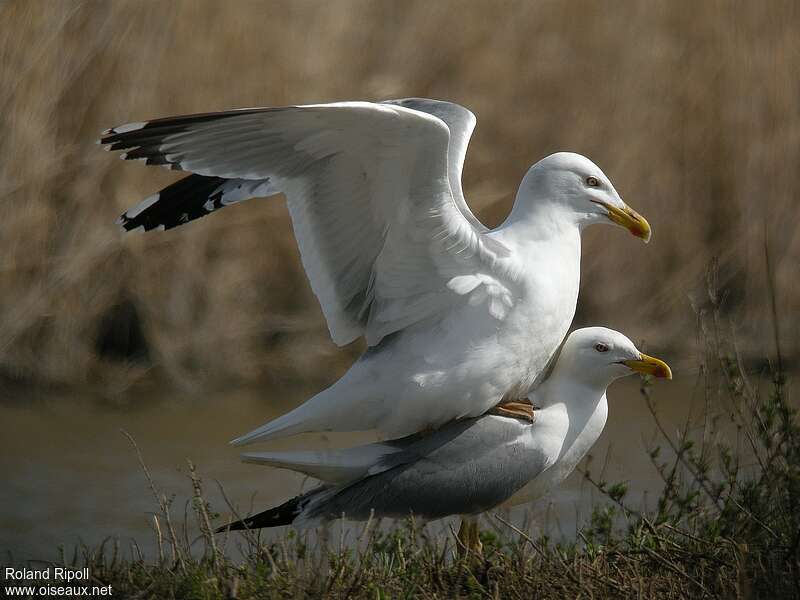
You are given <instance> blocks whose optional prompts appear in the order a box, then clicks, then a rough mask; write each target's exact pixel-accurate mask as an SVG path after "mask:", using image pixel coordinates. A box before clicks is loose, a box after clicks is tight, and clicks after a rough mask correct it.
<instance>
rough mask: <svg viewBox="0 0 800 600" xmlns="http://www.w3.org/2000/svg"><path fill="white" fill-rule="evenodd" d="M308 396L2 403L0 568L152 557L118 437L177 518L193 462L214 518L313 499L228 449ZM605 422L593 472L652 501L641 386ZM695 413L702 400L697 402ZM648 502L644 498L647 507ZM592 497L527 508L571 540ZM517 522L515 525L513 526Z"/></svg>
mask: <svg viewBox="0 0 800 600" xmlns="http://www.w3.org/2000/svg"><path fill="white" fill-rule="evenodd" d="M692 383H693V382H692V381H691V380H688V381H681V380H680V378H679V379H677V380H676V381H672V382H661V381H659V382H657V383H656V385H655V387H654V389H653V398H654V400H655V402H656V404H657V406H658V410H659V414H660V416H661V417H662V418H663V420H664V422H665V423H666V424H667V426H668V427H670V428H671V429H672V430H673V431H674V429H675V427H676V426H677V425H679V424H681V423H682V422H683V419H684V418H685V417H686V414H687V413H688V411H689V408H690V405H691V404H692V398H691V396H692ZM312 391H313V390H309V389H302V388H299V387H298V388H296V389H291V390H287V389H286V388H285V387H281V388H280V390H276V391H275V392H274V393H275V394H276V395H277V394H279V395H280V398H281V399H282V402H281V403H277V402H276V401H275V399H274V398H270V397H269V396H268V394H266V393H265V392H264V391H263V390H262V391H252V390H251V391H239V392H235V393H231V392H226V393H215V394H208V395H205V396H204V397H201V398H198V397H197V396H196V395H194V396H191V397H189V396H185V397H182V396H175V395H174V394H171V395H170V397H169V398H166V397H165V398H159V397H151V398H141V399H140V400H138V401H137V402H136V403H135V404H128V405H125V406H110V405H109V404H108V403H107V402H98V401H95V400H92V399H91V398H85V397H76V396H74V395H72V396H66V397H65V396H63V395H57V394H47V393H43V392H38V393H36V394H30V393H28V394H26V395H17V396H16V397H14V396H13V395H12V397H10V398H9V397H6V398H5V399H4V400H3V402H2V404H0V423H2V430H3V434H2V440H0V476H1V477H2V483H0V562H5V560H7V559H8V556H9V553H11V554H12V555H13V557H14V559H17V560H26V559H30V558H34V559H53V558H54V557H55V556H56V554H57V547H58V546H59V545H60V544H63V545H64V546H65V547H66V548H71V547H72V546H74V545H75V544H76V543H78V542H83V543H86V544H88V545H90V546H91V545H96V544H99V543H100V542H101V541H102V540H103V539H104V538H106V537H107V536H115V537H118V538H119V539H120V542H121V545H122V547H123V548H128V547H129V543H130V540H131V539H135V540H136V541H137V543H138V544H139V546H141V547H142V549H143V550H144V551H145V553H146V554H149V555H150V556H152V555H153V554H152V553H153V552H154V541H153V540H154V536H153V533H152V529H151V523H152V519H151V516H150V515H151V514H152V512H154V510H155V509H156V504H155V502H154V500H153V497H152V495H151V493H150V491H149V489H148V484H147V481H146V479H145V477H144V475H143V474H142V471H141V469H140V467H139V464H138V460H137V457H136V453H135V451H134V450H133V448H132V446H131V444H130V442H129V441H128V439H127V438H126V437H125V436H124V435H123V434H122V433H121V432H120V430H121V429H124V430H126V431H128V432H129V433H130V434H131V435H132V436H133V437H134V438H135V439H136V441H137V443H138V445H139V447H140V449H141V452H142V455H143V458H144V460H145V462H146V464H147V466H148V467H149V469H150V471H151V474H152V476H153V479H154V481H155V483H156V485H157V486H158V487H159V488H160V489H161V490H162V491H163V492H165V493H167V494H168V495H170V494H175V501H174V504H173V506H174V509H173V510H174V516H175V518H176V519H180V518H182V517H183V511H184V506H185V504H186V500H187V498H188V497H189V495H190V490H191V486H190V483H189V479H188V469H187V467H186V459H187V458H188V459H191V460H192V461H193V462H194V463H195V465H196V467H197V470H198V472H199V474H200V475H201V477H202V479H203V481H204V484H205V487H206V496H207V498H208V500H209V502H210V503H211V505H212V507H214V508H215V509H216V510H219V511H220V512H222V513H223V514H225V515H227V510H226V509H225V503H224V501H223V500H222V496H221V494H220V492H219V489H218V487H217V485H216V483H215V480H216V481H219V482H220V483H221V484H222V485H223V487H224V489H225V492H226V494H227V496H228V497H229V499H230V500H231V501H232V502H233V503H234V504H236V505H238V506H239V507H240V508H241V510H243V511H245V512H246V511H247V510H248V509H249V508H250V507H251V506H252V507H253V508H255V509H257V510H261V509H264V508H266V507H269V506H271V505H273V504H275V503H279V502H282V501H284V500H286V499H287V498H288V497H290V496H292V495H294V494H296V493H298V492H299V491H300V490H301V489H306V488H307V487H308V486H309V485H310V482H309V481H308V480H307V479H306V478H304V477H302V476H299V475H296V474H293V473H290V472H287V471H281V470H275V469H267V468H264V467H259V466H256V465H246V464H242V463H240V462H239V460H238V458H237V456H238V450H237V449H235V448H231V447H229V446H228V445H227V441H228V440H230V439H232V438H233V437H235V436H237V435H240V434H241V433H243V432H246V431H249V430H250V429H252V428H253V427H254V426H256V425H259V424H261V423H263V422H264V421H266V420H268V419H269V418H271V417H273V416H275V415H277V414H279V413H281V412H283V411H285V410H286V409H288V408H290V407H291V406H292V405H294V404H297V403H299V402H301V401H302V400H303V399H304V398H305V397H307V396H308V395H310V393H311V392H312ZM609 398H610V416H609V423H608V426H607V427H606V430H605V432H604V434H603V437H602V439H601V441H600V442H599V443H598V444H597V445H596V446H595V449H594V452H593V454H594V459H593V461H592V468H593V470H594V471H595V472H599V470H600V469H601V467H602V466H603V464H605V465H606V466H605V475H604V478H605V479H606V480H607V481H619V480H624V481H628V482H630V487H631V490H632V494H633V495H634V496H633V497H634V498H636V500H635V502H641V501H642V500H643V499H644V500H646V498H647V497H648V494H644V492H646V491H647V490H649V491H650V494H649V496H650V497H651V498H652V496H653V492H655V491H657V490H658V489H659V480H658V476H657V474H656V472H655V470H654V469H653V467H652V466H651V465H650V463H649V459H648V457H647V454H646V452H645V451H644V447H645V442H646V441H647V440H652V439H654V435H655V425H654V422H653V419H652V417H651V416H650V414H649V412H648V411H647V408H646V406H645V403H644V401H643V399H642V397H641V395H640V394H639V384H638V382H637V381H636V380H635V379H634V378H628V379H626V380H623V381H620V382H617V383H615V384H614V385H613V386H612V388H611V390H610V392H609ZM697 402H699V400H698V401H697ZM371 439H372V438H371V436H370V435H364V434H360V435H342V436H338V437H337V436H325V437H323V436H302V437H298V438H295V439H292V440H289V441H282V442H279V443H272V444H270V445H266V444H264V445H262V446H261V447H262V448H265V449H266V448H270V449H288V448H302V447H331V446H336V445H345V444H351V443H356V442H357V443H361V442H365V441H370V440H371ZM643 494H644V496H643ZM596 498H597V494H596V493H595V492H594V491H593V490H592V489H591V486H590V485H589V484H588V483H587V482H585V481H584V480H583V478H582V477H580V476H579V475H578V474H576V473H574V474H573V475H572V477H570V479H569V480H568V481H567V482H565V483H564V484H563V485H562V486H561V487H560V489H558V490H557V491H556V492H555V493H554V494H552V495H551V496H550V497H549V498H545V499H542V500H540V501H539V502H537V503H536V504H535V505H534V506H533V507H532V508H530V509H529V510H530V514H532V515H533V516H534V517H535V523H536V524H537V526H542V527H547V528H548V529H549V530H550V531H551V533H553V534H554V535H564V536H567V537H569V536H574V535H575V531H576V526H577V524H580V523H582V522H584V521H585V519H586V517H587V516H588V514H589V512H590V507H591V504H592V501H593V499H596ZM512 516H513V517H514V518H515V519H521V518H522V517H521V515H520V514H514V515H512Z"/></svg>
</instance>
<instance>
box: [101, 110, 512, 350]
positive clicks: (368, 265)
mask: <svg viewBox="0 0 800 600" xmlns="http://www.w3.org/2000/svg"><path fill="white" fill-rule="evenodd" d="M401 102H404V101H401ZM448 106H449V107H450V108H447V109H446V110H445V111H444V112H443V113H442V116H443V117H445V118H447V119H449V120H451V122H452V123H454V129H455V128H456V125H455V123H461V125H460V126H459V127H460V129H458V131H459V133H458V139H457V140H456V139H455V138H451V133H450V129H449V128H448V125H447V124H446V122H445V121H443V120H442V119H440V118H439V117H437V116H435V115H434V114H430V113H426V112H421V111H419V110H413V109H410V108H406V107H405V106H402V105H401V104H377V103H369V102H344V103H334V104H321V105H308V106H292V107H285V108H252V109H241V110H234V111H226V112H221V113H209V114H201V115H189V116H184V117H173V118H166V119H158V120H154V121H149V122H144V123H132V124H129V125H123V126H121V127H117V128H114V129H110V130H108V131H107V132H106V133H105V134H104V136H103V138H102V139H101V143H102V144H105V145H107V146H108V148H109V149H111V150H124V151H125V154H124V155H123V158H125V159H129V160H130V159H139V160H144V161H145V162H146V163H147V164H159V165H164V166H168V167H171V168H173V169H178V170H183V171H189V172H192V173H194V174H195V175H192V176H190V178H191V177H195V178H197V177H206V178H216V179H215V180H214V181H212V182H211V184H210V185H208V186H205V187H208V189H209V190H211V188H213V190H214V193H215V194H216V197H217V200H220V198H221V200H220V201H221V202H222V203H224V202H225V199H226V197H227V198H229V199H230V201H237V200H238V198H239V196H238V195H237V194H240V193H241V192H239V191H237V190H242V189H245V190H247V189H253V190H257V189H260V190H264V193H265V195H266V193H267V192H268V193H274V192H277V191H280V192H283V193H284V194H285V196H286V197H287V200H288V207H289V212H290V215H291V218H292V223H293V226H294V232H295V237H296V238H297V242H298V245H299V247H300V254H301V258H302V261H303V266H304V267H305V270H306V273H307V274H308V277H309V280H310V282H311V287H312V289H313V290H314V293H315V294H316V295H317V298H318V299H319V301H320V304H321V305H322V311H323V313H324V315H325V318H326V320H327V323H328V328H329V330H330V333H331V337H332V338H333V340H334V342H336V343H337V344H340V345H344V344H347V343H349V342H351V341H352V340H354V339H356V338H358V337H359V336H361V335H364V336H365V337H366V339H367V343H368V344H369V345H375V344H377V343H378V342H380V340H381V339H382V338H383V337H384V336H386V335H388V334H390V333H392V332H395V331H398V330H400V329H403V328H405V327H407V326H409V325H412V324H414V323H418V322H420V321H423V320H425V319H428V318H430V317H432V316H434V315H436V314H437V313H438V312H440V311H442V310H444V309H446V308H447V307H449V306H452V305H453V303H454V302H456V301H457V300H458V298H459V297H462V299H466V298H467V297H469V298H470V299H471V300H472V301H473V302H478V301H482V302H485V304H486V306H487V310H488V311H489V312H490V313H491V314H492V315H493V316H494V317H495V318H498V319H501V318H503V317H504V316H505V314H506V312H507V310H508V307H510V306H511V305H512V295H511V294H510V292H509V290H508V288H507V287H506V285H507V282H504V277H506V276H505V275H503V274H502V269H501V268H500V266H499V265H498V262H499V259H501V258H504V257H506V256H508V254H509V252H508V250H507V249H506V248H505V247H504V246H502V245H501V244H499V243H498V242H497V241H495V240H493V239H490V238H488V237H487V236H485V235H484V231H485V228H483V226H480V224H479V223H477V220H476V219H475V218H474V216H472V213H470V212H469V209H468V208H466V203H464V201H463V195H460V164H461V163H463V154H464V152H465V151H466V144H467V141H468V138H469V132H470V131H471V127H472V126H471V125H470V124H469V122H470V119H469V118H466V119H464V118H461V119H460V120H459V119H456V120H453V116H452V115H454V114H456V113H457V112H458V111H457V110H456V111H455V112H453V109H452V107H453V106H455V105H448ZM458 108H460V107H458ZM463 110H466V109H463ZM440 112H441V111H440ZM467 112H468V111H467ZM470 114H471V113H470ZM451 139H452V141H451ZM451 143H452V147H451V151H452V153H453V155H454V156H455V155H457V156H459V157H460V158H459V160H458V166H456V167H454V166H453V161H452V160H451V161H450V162H448V147H449V146H450V145H451ZM456 171H457V173H458V177H457V180H458V181H459V184H458V190H459V197H458V199H457V198H456V197H455V196H454V194H453V190H452V188H451V182H452V181H454V179H453V175H454V173H455V172H456ZM192 186H193V187H195V188H197V187H203V186H200V185H199V184H194V183H193V184H192ZM165 191H166V190H165ZM162 194H163V192H162ZM172 196H175V194H174V193H172ZM154 198H155V199H153V198H151V199H148V200H147V201H145V203H143V204H142V205H140V206H139V207H137V208H136V209H134V211H129V212H128V213H126V215H123V221H125V220H126V219H127V221H125V222H126V223H128V222H130V221H133V220H135V219H143V218H144V217H146V216H147V215H148V214H153V213H156V212H157V210H158V209H159V203H160V202H161V201H160V200H159V198H158V195H157V196H156V197H154ZM218 204H219V202H217V204H214V203H213V202H212V203H210V204H208V206H207V207H206V210H209V211H210V210H213V209H214V208H215V207H216V206H217V205H218ZM462 205H463V206H462ZM465 211H466V212H465ZM187 219H188V215H187ZM152 223H153V222H151V226H152ZM126 227H127V225H126Z"/></svg>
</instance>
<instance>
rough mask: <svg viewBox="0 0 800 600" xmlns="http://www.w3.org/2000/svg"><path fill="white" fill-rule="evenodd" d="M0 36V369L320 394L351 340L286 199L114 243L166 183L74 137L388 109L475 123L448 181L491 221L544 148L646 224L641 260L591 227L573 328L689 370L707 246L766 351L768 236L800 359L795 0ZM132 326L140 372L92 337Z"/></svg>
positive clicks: (11, 19) (450, 6) (263, 15)
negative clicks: (370, 103)
mask: <svg viewBox="0 0 800 600" xmlns="http://www.w3.org/2000/svg"><path fill="white" fill-rule="evenodd" d="M0 24H1V25H0V69H2V70H0V107H2V110H0V122H1V123H2V126H1V127H0V131H2V135H0V173H2V177H0V198H2V200H0V239H2V253H0V290H2V294H0V372H1V373H2V378H3V380H5V381H14V382H20V381H21V382H36V383H47V384H78V385H84V384H87V383H88V384H92V385H99V386H100V387H101V388H102V389H104V390H107V391H108V392H109V393H113V394H116V393H118V392H120V391H121V390H124V389H126V387H127V386H128V385H129V384H131V383H135V382H138V381H155V380H159V381H161V380H163V378H166V379H167V380H168V381H170V382H172V383H174V384H177V385H180V386H184V387H187V388H190V389H192V388H195V387H196V386H198V385H210V384H214V385H230V384H232V383H244V384H248V383H258V382H261V383H263V382H277V383H280V382H284V381H287V380H291V379H298V378H301V379H305V380H307V381H311V382H317V383H324V382H326V381H331V380H332V379H333V378H335V377H336V376H337V375H338V374H339V373H341V371H342V369H344V368H345V367H346V366H347V365H348V364H349V362H350V361H351V360H352V357H353V356H355V355H357V353H358V352H359V351H360V347H359V346H358V344H355V345H354V346H353V347H351V348H350V349H349V350H345V351H339V350H337V349H336V348H335V346H333V345H332V344H331V343H330V341H329V339H328V337H327V332H326V330H325V325H324V321H323V320H322V317H321V314H320V311H319V309H318V306H317V304H316V301H315V299H314V297H313V295H312V294H311V292H310V290H309V287H308V285H307V283H306V280H305V277H304V274H303V271H302V268H301V266H300V263H299V260H298V254H297V249H296V246H295V243H294V240H293V237H292V233H291V227H290V223H289V220H288V217H287V213H286V209H285V206H284V203H283V201H282V200H280V199H278V200H273V201H258V202H253V203H248V204H244V205H241V206H238V207H234V208H229V209H226V210H224V211H222V212H220V213H218V214H214V215H212V216H211V217H209V218H207V219H203V220H201V221H198V222H195V223H192V224H191V225H189V226H186V227H182V228H179V229H176V230H173V231H170V232H166V233H151V234H147V235H128V236H123V235H121V234H120V233H119V231H118V229H117V227H116V226H115V225H114V220H115V219H116V217H117V215H118V214H119V213H120V212H122V211H123V210H124V209H125V208H127V207H129V206H131V205H132V204H135V203H136V202H138V201H139V200H140V199H141V198H143V197H145V196H147V195H149V194H151V193H153V192H154V191H156V190H157V189H159V188H160V187H161V186H163V185H166V184H167V183H169V182H171V181H172V180H174V179H175V178H176V177H177V174H175V173H170V172H167V171H164V170H161V169H154V168H145V167H144V166H142V165H140V164H131V163H127V164H123V163H122V162H120V161H118V160H116V159H115V157H114V156H111V155H109V154H106V153H104V152H102V151H101V150H100V148H98V147H97V146H95V145H94V140H95V139H96V138H97V137H98V134H99V132H100V131H101V130H102V129H104V128H106V127H110V126H113V125H117V124H121V123H125V122H129V121H137V120H142V119H148V118H152V117H159V116H167V115H173V114H180V113H188V112H202V111H211V110H220V109H226V108H234V107H242V106H251V105H283V104H294V103H308V102H325V101H333V100H340V99H383V98H389V97H404V96H427V97H433V98H441V99H449V100H453V101H456V102H459V103H462V104H464V105H466V106H468V107H469V108H471V109H472V110H473V111H474V112H475V113H476V115H477V117H478V127H477V130H476V133H475V136H474V138H473V142H472V146H471V150H470V153H469V156H468V158H467V164H466V168H465V176H464V177H465V189H466V194H467V197H468V199H469V201H470V203H471V205H472V206H473V207H474V208H475V209H476V211H477V212H478V214H479V215H480V217H481V218H483V219H484V221H485V222H486V223H487V224H490V225H494V224H497V223H498V222H499V221H500V220H501V219H502V218H503V217H504V216H505V214H506V213H507V211H508V210H509V207H510V205H511V202H512V200H513V196H514V193H515V191H516V187H517V185H518V183H519V181H520V179H521V177H522V175H523V174H524V172H525V170H526V169H527V167H528V165H529V164H531V163H532V162H535V161H536V160H538V159H540V158H542V157H543V156H545V155H546V154H548V153H550V152H553V151H556V150H564V149H568V150H574V151H577V152H581V153H583V154H586V155H588V156H589V157H591V158H592V159H593V160H595V162H597V163H598V164H599V165H600V166H601V167H602V168H603V169H604V171H605V172H606V173H607V174H608V175H609V176H610V177H611V179H612V181H613V182H614V183H615V185H616V187H617V189H618V190H619V191H620V193H621V194H622V195H623V197H624V198H625V199H626V200H627V201H628V202H629V204H631V205H632V206H633V207H634V208H636V209H637V210H639V211H640V212H642V213H643V214H645V215H646V216H647V217H648V219H649V220H650V222H651V224H652V226H653V229H654V235H653V241H652V243H651V244H650V245H649V246H644V245H642V244H640V243H639V242H638V240H635V239H633V238H631V237H630V236H628V235H627V234H626V233H625V232H624V231H622V230H612V229H608V228H596V229H595V230H591V231H589V232H588V233H587V234H586V236H585V258H584V268H583V273H584V278H583V289H582V294H581V299H580V304H579V310H578V317H577V324H587V323H596V324H606V325H610V326H613V327H616V328H620V329H622V330H623V331H625V332H626V333H628V334H629V335H630V336H631V337H632V338H633V339H634V340H636V341H641V340H646V343H647V347H648V348H650V349H651V350H653V352H654V353H655V352H656V351H658V353H659V354H662V355H665V356H667V358H670V359H671V362H675V363H676V365H677V366H678V367H679V368H680V367H683V368H687V369H688V368H691V365H692V364H693V360H692V353H693V352H694V350H693V349H690V348H689V346H692V347H693V344H687V341H691V340H692V339H693V337H694V335H695V329H696V326H695V317H694V314H693V311H692V307H691V299H694V300H695V302H696V303H697V304H702V303H703V293H702V288H703V277H704V276H703V273H704V271H705V269H706V266H707V264H708V262H709V260H710V259H711V258H712V257H718V258H719V260H720V265H721V270H720V277H721V280H722V282H723V283H725V284H726V285H727V286H728V288H729V294H728V297H727V307H728V309H729V312H728V314H729V315H730V316H731V317H732V318H734V319H735V321H736V323H737V328H738V331H739V334H740V337H741V341H742V346H743V348H744V349H745V351H746V353H747V354H748V355H749V356H751V357H755V358H760V357H764V356H766V355H767V354H766V353H768V352H770V353H771V352H772V339H771V337H770V336H768V335H765V333H766V332H767V331H768V329H767V326H768V320H767V318H766V317H767V316H768V313H767V312H766V311H764V310H763V307H764V302H765V289H766V288H767V286H766V281H767V280H766V277H765V269H764V245H765V233H766V239H768V245H769V248H770V252H771V254H772V258H773V262H774V270H775V277H776V279H777V282H778V286H777V287H778V298H777V300H778V302H777V306H778V309H779V312H780V314H781V315H782V316H783V317H784V319H783V329H782V331H781V336H782V338H781V339H782V343H783V346H784V350H785V351H786V353H787V355H794V354H795V353H796V351H797V349H798V342H797V340H798V337H799V336H798V327H799V325H798V323H799V322H798V320H797V318H796V315H797V314H798V309H799V308H800V293H798V289H797V288H796V286H795V285H794V280H795V277H796V273H797V264H798V258H799V257H800V256H799V255H800V233H798V228H797V225H798V200H797V195H798V189H799V188H800V173H798V164H800V161H799V160H798V159H800V78H798V73H800V42H798V33H797V32H798V31H800V5H798V4H797V3H796V2H779V1H774V2H769V3H766V4H763V3H758V2H742V3H738V2H696V1H693V2H608V3H602V2H478V1H471V2H445V1H436V2H431V1H427V2H389V1H384V2H359V1H335V2H333V1H324V2H317V1H296V2H245V1H231V2H201V1H197V0H189V1H185V2H178V1H169V2H146V1H130V2H128V1H119V2H67V1H63V2H59V1H51V2H39V1H33V0H30V1H27V0H18V1H16V2H15V1H11V2H7V3H4V4H2V5H1V6H0ZM115 307H116V308H115ZM120 307H122V308H120ZM137 326H138V327H139V329H140V330H141V335H142V339H141V340H139V341H138V342H137V341H136V340H133V342H132V345H130V346H129V347H127V351H129V354H130V353H133V354H136V352H138V353H139V355H140V359H141V357H142V356H144V357H145V358H144V359H141V360H138V361H136V360H130V358H132V356H127V357H126V356H124V354H125V352H126V347H125V345H124V344H123V347H122V356H120V355H119V354H120V352H119V350H120V348H119V347H118V346H119V343H117V345H116V346H114V344H113V343H111V346H114V348H116V351H115V350H114V348H112V349H111V350H109V343H108V342H107V341H106V342H104V341H103V340H104V339H105V340H107V339H108V332H109V331H112V332H116V333H115V334H114V336H116V337H114V336H111V339H112V340H117V342H118V341H119V336H120V335H123V338H124V335H125V333H126V332H127V333H130V331H132V330H131V329H130V328H131V327H134V328H135V327H137ZM120 332H122V333H120ZM134 337H135V336H134Z"/></svg>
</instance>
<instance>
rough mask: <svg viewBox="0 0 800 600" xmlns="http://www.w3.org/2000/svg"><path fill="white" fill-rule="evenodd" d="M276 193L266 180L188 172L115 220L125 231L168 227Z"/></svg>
mask: <svg viewBox="0 0 800 600" xmlns="http://www.w3.org/2000/svg"><path fill="white" fill-rule="evenodd" d="M276 193H278V190H276V189H275V188H274V187H273V186H272V185H271V183H270V180H269V179H263V180H251V179H225V178H223V177H207V176H205V175H189V176H188V177H184V178H183V179H180V180H178V181H176V182H175V183H173V184H172V185H169V186H167V187H165V188H164V189H163V190H161V191H160V192H158V193H157V194H153V195H152V196H150V197H148V198H145V199H144V200H143V201H142V202H140V203H139V204H138V205H136V206H134V207H133V208H131V209H129V210H128V211H126V212H125V213H124V214H123V215H122V216H121V217H120V218H119V220H118V221H117V223H118V224H120V225H122V227H123V228H124V229H125V230H126V231H132V230H134V229H138V228H140V227H141V228H143V229H144V230H145V231H150V230H151V229H172V228H173V227H177V226H178V225H183V224H184V223H188V222H189V221H193V220H194V219H199V218H201V217H204V216H206V215H207V214H209V213H212V212H214V211H215V210H218V209H220V208H223V207H225V206H228V205H230V204H235V203H237V202H241V201H243V200H248V199H249V198H254V197H264V196H271V195H273V194H276Z"/></svg>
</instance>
